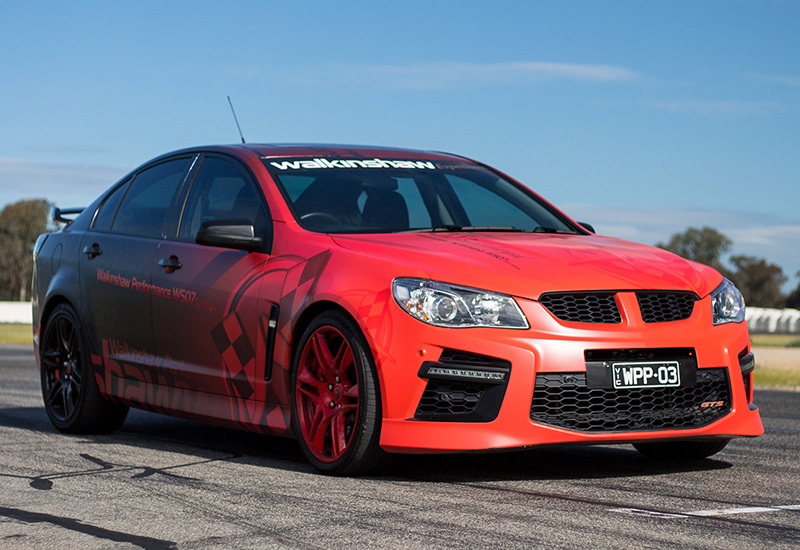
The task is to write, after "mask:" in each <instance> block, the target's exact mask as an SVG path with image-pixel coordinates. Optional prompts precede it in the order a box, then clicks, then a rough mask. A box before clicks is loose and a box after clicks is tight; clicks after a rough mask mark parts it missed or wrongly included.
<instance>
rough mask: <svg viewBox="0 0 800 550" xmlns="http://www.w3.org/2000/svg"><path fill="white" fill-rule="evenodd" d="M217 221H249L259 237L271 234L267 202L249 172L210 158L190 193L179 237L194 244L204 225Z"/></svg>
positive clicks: (202, 167) (223, 160) (203, 166)
mask: <svg viewBox="0 0 800 550" xmlns="http://www.w3.org/2000/svg"><path fill="white" fill-rule="evenodd" d="M215 220H246V221H247V222H249V223H251V224H252V225H253V227H254V228H255V231H256V235H260V236H262V237H264V238H266V237H267V235H268V223H267V215H266V208H265V207H264V200H263V199H262V198H261V196H260V193H259V192H258V191H257V190H256V188H255V186H254V185H253V183H252V181H251V178H250V176H249V175H248V173H247V172H246V171H245V170H244V169H243V168H241V167H240V166H239V165H238V164H235V163H233V162H230V161H227V160H225V159H221V158H217V157H206V158H205V159H204V160H203V164H201V165H200V169H199V170H198V172H197V176H196V177H195V179H194V183H193V184H192V188H191V190H190V191H189V196H188V197H187V200H186V206H185V207H184V209H183V216H182V217H181V226H180V229H179V231H178V237H179V238H180V239H184V240H190V241H194V240H195V237H196V236H197V230H198V229H200V225H201V224H202V223H204V222H208V221H215Z"/></svg>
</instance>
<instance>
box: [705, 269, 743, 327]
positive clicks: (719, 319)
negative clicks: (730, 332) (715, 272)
mask: <svg viewBox="0 0 800 550" xmlns="http://www.w3.org/2000/svg"><path fill="white" fill-rule="evenodd" d="M711 314H712V317H713V319H714V324H715V325H721V324H723V323H741V322H742V321H744V297H742V293H741V292H739V289H737V288H736V287H735V286H733V283H732V282H730V281H729V280H728V279H723V280H722V284H720V285H719V286H718V287H717V288H716V289H714V292H712V293H711Z"/></svg>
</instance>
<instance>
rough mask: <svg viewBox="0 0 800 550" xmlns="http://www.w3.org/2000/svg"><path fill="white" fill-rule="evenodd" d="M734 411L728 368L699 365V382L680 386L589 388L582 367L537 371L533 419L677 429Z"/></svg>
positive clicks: (572, 426)
mask: <svg viewBox="0 0 800 550" xmlns="http://www.w3.org/2000/svg"><path fill="white" fill-rule="evenodd" d="M720 403H722V405H720ZM704 405H705V406H704ZM730 410H731V396H730V386H729V384H728V370H727V369H726V368H724V367H722V368H713V369H698V370H697V383H696V384H695V385H693V386H682V387H677V388H641V389H630V388H629V389H613V388H587V387H586V374H585V373H583V372H580V373H544V374H537V375H536V384H535V386H534V391H533V402H532V403H531V420H533V421H535V422H540V423H542V424H547V425H550V426H556V427H559V428H566V429H568V430H575V431H579V432H591V433H602V432H626V431H651V430H678V429H689V428H699V427H702V426H707V425H708V424H711V423H712V422H714V421H716V420H718V419H720V418H722V417H723V416H725V415H726V414H728V413H729V412H730Z"/></svg>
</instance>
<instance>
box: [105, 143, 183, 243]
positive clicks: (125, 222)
mask: <svg viewBox="0 0 800 550" xmlns="http://www.w3.org/2000/svg"><path fill="white" fill-rule="evenodd" d="M189 162H190V159H177V160H171V161H168V162H164V163H161V164H158V165H156V166H153V167H152V168H148V169H146V170H144V171H142V172H140V173H139V174H137V175H136V178H135V179H134V180H133V183H132V184H131V185H130V187H129V188H128V192H127V193H126V194H125V198H124V199H122V204H121V205H120V207H119V211H118V212H117V215H116V217H115V218H114V222H113V224H112V226H111V230H112V231H113V232H114V233H124V234H126V235H137V236H141V237H161V236H162V235H163V234H164V225H165V222H166V219H167V214H168V213H169V208H170V205H171V204H172V201H173V199H174V197H175V193H176V192H177V191H178V188H179V187H180V184H181V182H182V181H183V178H184V175H185V174H186V170H187V169H188V167H189Z"/></svg>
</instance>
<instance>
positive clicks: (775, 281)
mask: <svg viewBox="0 0 800 550" xmlns="http://www.w3.org/2000/svg"><path fill="white" fill-rule="evenodd" d="M731 263H732V264H733V265H734V267H735V268H736V271H734V272H733V273H732V274H731V276H730V279H731V281H733V283H734V284H735V285H736V287H737V288H738V289H739V290H740V291H741V293H742V294H743V295H744V299H745V302H746V303H747V305H751V306H758V307H776V308H781V307H784V305H785V304H786V296H785V295H784V294H783V292H782V291H781V285H783V283H785V282H786V280H787V279H786V275H784V274H783V269H781V268H780V267H779V266H777V265H775V264H769V263H767V261H766V260H765V259H763V258H755V257H753V256H733V257H731Z"/></svg>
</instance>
